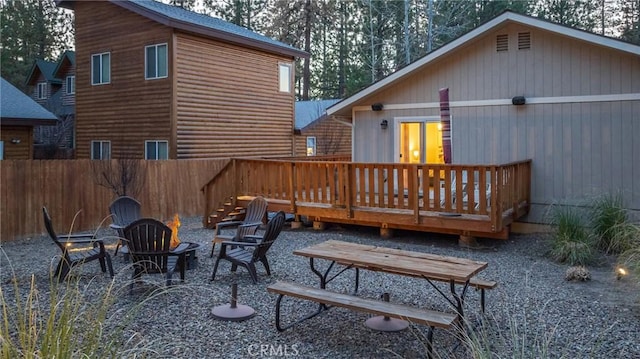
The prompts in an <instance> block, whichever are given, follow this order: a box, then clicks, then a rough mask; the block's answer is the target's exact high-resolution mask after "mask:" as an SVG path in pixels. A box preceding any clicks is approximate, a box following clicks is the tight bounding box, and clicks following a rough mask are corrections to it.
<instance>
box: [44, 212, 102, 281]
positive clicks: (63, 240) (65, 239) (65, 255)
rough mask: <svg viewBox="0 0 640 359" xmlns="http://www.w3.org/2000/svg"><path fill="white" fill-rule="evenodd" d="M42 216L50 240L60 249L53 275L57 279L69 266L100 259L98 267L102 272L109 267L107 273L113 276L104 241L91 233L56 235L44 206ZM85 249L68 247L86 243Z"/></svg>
mask: <svg viewBox="0 0 640 359" xmlns="http://www.w3.org/2000/svg"><path fill="white" fill-rule="evenodd" d="M42 216H43V217H44V226H45V228H46V229H47V233H49V237H51V240H53V242H54V243H55V244H56V245H57V246H58V248H60V250H61V251H62V257H61V258H60V261H59V262H58V265H57V267H56V272H55V276H56V277H58V281H60V282H62V281H64V279H65V278H66V277H67V275H68V274H69V271H70V270H71V268H73V267H75V266H78V265H81V264H83V263H86V262H90V261H93V260H96V259H97V260H98V261H100V268H102V272H103V273H104V272H106V271H107V268H108V269H109V274H110V275H111V277H113V266H112V265H111V256H109V253H107V251H106V250H105V248H104V243H103V241H102V240H101V239H97V238H95V235H93V234H64V235H57V234H56V232H55V231H54V229H53V224H52V222H51V216H49V212H48V211H47V208H46V207H42ZM88 244H91V245H92V246H91V247H89V248H88V249H87V250H78V251H73V252H72V251H70V250H69V249H70V248H72V247H74V246H76V247H77V246H78V245H85V246H86V245H88Z"/></svg>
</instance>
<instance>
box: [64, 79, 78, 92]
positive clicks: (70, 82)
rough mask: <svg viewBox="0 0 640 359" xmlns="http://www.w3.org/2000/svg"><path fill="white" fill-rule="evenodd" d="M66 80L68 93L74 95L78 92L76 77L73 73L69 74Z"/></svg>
mask: <svg viewBox="0 0 640 359" xmlns="http://www.w3.org/2000/svg"><path fill="white" fill-rule="evenodd" d="M66 82H67V83H66V86H67V95H73V94H74V93H76V77H75V76H73V75H71V76H67V81H66Z"/></svg>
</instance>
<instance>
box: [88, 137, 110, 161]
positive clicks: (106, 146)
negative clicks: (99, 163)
mask: <svg viewBox="0 0 640 359" xmlns="http://www.w3.org/2000/svg"><path fill="white" fill-rule="evenodd" d="M110 158H111V141H91V159H92V160H108V159H110Z"/></svg>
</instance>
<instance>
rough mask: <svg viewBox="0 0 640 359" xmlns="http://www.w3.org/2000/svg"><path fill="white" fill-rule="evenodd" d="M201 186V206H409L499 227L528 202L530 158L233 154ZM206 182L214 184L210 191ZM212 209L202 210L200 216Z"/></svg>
mask: <svg viewBox="0 0 640 359" xmlns="http://www.w3.org/2000/svg"><path fill="white" fill-rule="evenodd" d="M229 167H231V168H228V169H227V172H229V173H231V172H232V173H233V175H230V176H229V175H225V174H222V173H221V174H219V177H220V179H219V180H212V181H211V182H210V183H209V184H208V185H207V186H205V188H204V190H205V193H206V195H207V199H206V202H207V203H217V204H219V203H220V202H221V201H223V200H226V199H227V198H230V197H232V198H237V197H238V196H258V195H260V196H264V197H266V198H267V199H269V200H277V201H281V202H282V201H286V202H288V203H290V210H291V212H292V213H296V208H297V206H299V205H305V206H310V205H316V206H320V207H322V206H324V207H331V208H343V209H344V210H345V212H346V216H347V218H350V217H351V213H352V210H353V209H354V208H361V209H362V208H382V209H400V210H410V211H413V213H414V215H415V218H416V223H418V219H419V216H420V213H421V212H425V211H427V212H441V213H449V214H454V215H458V214H459V215H463V214H464V215H476V216H486V217H489V218H490V220H491V222H492V228H493V229H494V230H495V231H500V230H501V229H502V226H503V225H502V217H503V215H504V214H505V212H508V211H512V212H513V213H514V216H515V215H516V214H517V213H518V210H519V208H520V205H521V204H523V203H529V193H530V178H531V173H530V171H531V161H530V160H526V161H519V162H513V163H508V164H503V165H451V164H400V163H354V162H334V161H313V162H309V161H291V160H289V161H285V160H260V159H234V160H232V163H231V164H230V165H229ZM210 186H213V187H218V188H217V189H215V190H214V189H211V188H209V187H210ZM213 210H215V208H212V207H208V208H207V209H206V212H205V218H207V217H208V215H209V214H212V211H213Z"/></svg>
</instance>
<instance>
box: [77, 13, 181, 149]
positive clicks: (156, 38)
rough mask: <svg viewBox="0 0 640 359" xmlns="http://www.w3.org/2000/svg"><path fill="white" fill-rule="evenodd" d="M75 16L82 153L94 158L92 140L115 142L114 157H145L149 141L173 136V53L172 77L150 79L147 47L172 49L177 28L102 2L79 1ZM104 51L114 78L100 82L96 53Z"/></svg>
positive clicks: (78, 143)
mask: <svg viewBox="0 0 640 359" xmlns="http://www.w3.org/2000/svg"><path fill="white" fill-rule="evenodd" d="M75 21H76V24H75V25H76V67H77V74H76V145H77V152H76V153H77V158H89V156H90V144H91V141H92V140H108V141H111V147H112V158H118V157H120V156H123V155H130V156H133V157H135V158H143V157H144V141H145V140H167V141H171V133H170V130H171V119H170V117H171V103H172V101H171V83H172V80H171V76H172V73H171V57H170V56H169V77H168V78H165V79H157V80H145V74H144V70H145V65H144V51H145V50H144V47H145V46H146V45H153V44H159V43H167V44H168V45H169V48H168V53H169V54H171V51H172V45H171V38H172V29H171V28H168V27H165V26H163V25H160V24H158V23H155V22H153V21H151V20H149V19H147V18H144V17H142V16H139V15H136V14H134V13H131V12H129V11H127V10H124V9H122V8H120V7H119V6H117V5H113V4H110V3H108V2H100V1H96V2H94V1H91V2H83V1H78V2H76V4H75ZM103 52H110V53H111V83H110V84H105V85H95V86H94V85H91V55H92V54H97V53H103ZM170 143H171V142H170ZM170 147H171V145H170ZM171 150H172V149H171V148H170V153H171Z"/></svg>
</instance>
